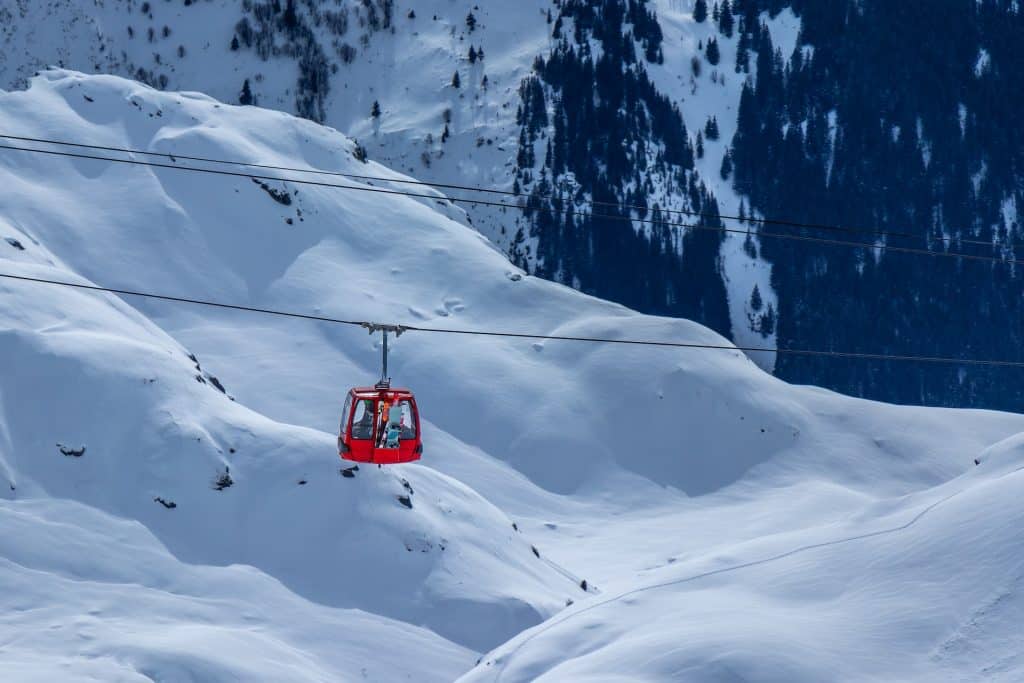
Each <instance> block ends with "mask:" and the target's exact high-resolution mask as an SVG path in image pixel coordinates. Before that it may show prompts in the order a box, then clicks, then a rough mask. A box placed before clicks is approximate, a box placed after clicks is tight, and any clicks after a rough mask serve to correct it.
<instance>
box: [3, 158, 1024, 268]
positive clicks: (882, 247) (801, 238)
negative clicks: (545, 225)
mask: <svg viewBox="0 0 1024 683" xmlns="http://www.w3.org/2000/svg"><path fill="white" fill-rule="evenodd" d="M0 149H5V150H12V151H17V152H31V153H36V154H48V155H51V156H60V157H70V158H76V159H90V160H95V161H108V162H111V163H118V164H130V165H135V166H148V167H152V168H166V169H171V170H175V171H191V172H196V173H208V174H213V175H221V176H229V177H236V178H249V179H256V180H272V181H275V182H281V183H293V184H298V185H311V186H315V187H326V188H333V189H338V190H352V191H356V192H372V193H377V194H386V195H396V196H402V197H412V198H417V199H429V200H432V201H436V202H448V203H453V204H454V203H463V204H476V205H481V206H494V207H501V208H506V209H517V210H520V211H536V210H538V209H536V208H534V207H530V206H526V205H522V204H509V203H506V202H496V201H489V200H484V199H470V198H468V197H448V196H444V195H441V196H438V195H432V194H423V193H417V192H403V191H401V190H391V189H387V188H382V187H374V186H370V187H365V186H361V185H340V184H337V183H328V182H323V181H318V180H306V179H301V178H282V177H280V176H274V175H263V174H258V173H243V172H241V171H227V170H221V169H214V168H202V167H199V166H184V165H181V164H176V163H171V164H165V163H160V162H155V161H140V160H139V159H118V158H114V157H105V156H97V155H94V154H81V153H77V152H63V151H57V150H52V149H34V148H28V147H18V146H15V145H0ZM570 208H571V207H566V208H563V209H556V211H560V212H568V211H569V210H570ZM574 215H576V216H578V217H580V218H603V219H607V220H615V221H623V222H627V223H642V224H649V225H654V226H664V227H670V228H671V227H676V228H686V229H692V230H704V231H710V232H719V233H730V234H737V235H756V236H757V237H758V238H769V239H779V240H790V241H794V242H805V243H814V244H824V245H828V246H834V247H846V248H854V249H870V250H872V251H879V252H885V251H892V252H898V253H902V254H917V255H920V256H932V257H941V258H953V259H966V260H970V261H987V262H990V263H1001V264H1004V265H1007V264H1014V265H1024V260H1021V259H1009V258H1000V257H997V256H982V255H979V254H964V253H962V252H954V251H933V250H930V249H921V248H918V247H899V246H893V245H889V244H878V243H869V242H851V241H848V240H838V239H832V238H825V237H812V236H809V235H783V234H780V233H770V232H758V233H751V232H750V231H748V230H741V229H738V228H725V227H721V226H713V225H702V224H693V223H682V222H670V221H659V220H654V219H651V218H632V217H630V216H620V215H615V214H603V213H593V212H591V213H578V214H574Z"/></svg>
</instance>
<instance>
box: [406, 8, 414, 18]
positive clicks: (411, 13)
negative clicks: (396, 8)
mask: <svg viewBox="0 0 1024 683" xmlns="http://www.w3.org/2000/svg"><path fill="white" fill-rule="evenodd" d="M406 16H407V17H409V18H410V19H415V18H416V10H414V9H411V10H409V14H407V15H406Z"/></svg>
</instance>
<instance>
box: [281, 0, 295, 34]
mask: <svg viewBox="0 0 1024 683" xmlns="http://www.w3.org/2000/svg"><path fill="white" fill-rule="evenodd" d="M284 25H285V27H286V28H288V29H294V28H295V27H296V26H298V25H299V17H298V15H296V13H295V0H288V6H287V7H285V10H284Z"/></svg>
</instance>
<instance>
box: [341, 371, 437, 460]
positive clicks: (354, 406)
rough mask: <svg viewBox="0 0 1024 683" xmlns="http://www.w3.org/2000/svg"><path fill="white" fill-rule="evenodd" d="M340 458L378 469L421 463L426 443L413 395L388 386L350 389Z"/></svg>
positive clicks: (344, 411)
mask: <svg viewBox="0 0 1024 683" xmlns="http://www.w3.org/2000/svg"><path fill="white" fill-rule="evenodd" d="M338 454H339V455H340V456H341V457H342V459H343V460H352V461H354V462H367V463H377V464H379V465H394V464H397V463H403V462H413V461H415V460H419V459H420V456H421V455H422V454H423V442H422V441H421V439H420V414H419V411H418V410H417V409H416V398H415V397H414V396H413V395H412V392H411V391H409V390H408V389H392V388H390V387H386V386H377V387H358V388H355V389H351V390H350V391H349V392H348V398H346V399H345V408H344V409H343V410H342V413H341V425H340V431H339V433H338Z"/></svg>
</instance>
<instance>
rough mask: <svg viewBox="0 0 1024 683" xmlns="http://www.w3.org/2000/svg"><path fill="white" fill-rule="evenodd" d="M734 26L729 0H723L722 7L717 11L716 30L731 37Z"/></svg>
mask: <svg viewBox="0 0 1024 683" xmlns="http://www.w3.org/2000/svg"><path fill="white" fill-rule="evenodd" d="M734 26H735V21H734V19H733V16H732V8H731V7H730V6H729V0H725V1H724V2H723V3H722V9H721V11H720V12H719V13H718V30H720V31H721V32H722V35H724V36H725V37H726V38H732V30H733V27H734Z"/></svg>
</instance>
